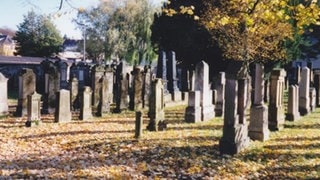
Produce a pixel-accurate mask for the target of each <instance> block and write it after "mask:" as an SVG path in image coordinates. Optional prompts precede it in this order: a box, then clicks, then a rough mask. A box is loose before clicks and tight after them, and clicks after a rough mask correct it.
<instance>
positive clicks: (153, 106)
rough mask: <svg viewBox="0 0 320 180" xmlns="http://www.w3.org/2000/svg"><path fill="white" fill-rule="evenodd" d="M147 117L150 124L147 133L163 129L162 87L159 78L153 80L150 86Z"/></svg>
mask: <svg viewBox="0 0 320 180" xmlns="http://www.w3.org/2000/svg"><path fill="white" fill-rule="evenodd" d="M149 106H150V107H149V113H148V116H149V118H150V122H149V124H148V126H147V129H148V130H149V131H159V130H163V129H164V128H165V122H164V118H165V113H164V85H163V81H162V79H160V78H157V79H155V80H154V81H153V82H152V86H151V95H150V105H149Z"/></svg>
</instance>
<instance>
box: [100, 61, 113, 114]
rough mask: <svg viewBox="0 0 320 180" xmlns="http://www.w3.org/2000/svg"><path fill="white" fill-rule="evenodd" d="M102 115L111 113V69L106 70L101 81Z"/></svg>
mask: <svg viewBox="0 0 320 180" xmlns="http://www.w3.org/2000/svg"><path fill="white" fill-rule="evenodd" d="M102 82H103V83H102V94H101V98H102V99H101V102H102V108H101V111H102V114H107V113H110V112H111V104H112V102H113V70H112V69H111V68H109V67H108V68H107V69H106V73H105V75H104V76H103V80H102Z"/></svg>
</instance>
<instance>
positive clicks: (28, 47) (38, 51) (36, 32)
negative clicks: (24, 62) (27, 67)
mask: <svg viewBox="0 0 320 180" xmlns="http://www.w3.org/2000/svg"><path fill="white" fill-rule="evenodd" d="M14 40H16V41H17V46H16V54H17V55H21V56H32V57H49V56H52V55H54V54H57V53H58V52H59V51H60V47H61V45H62V42H63V39H62V37H61V36H60V33H59V31H58V30H57V28H56V27H55V26H54V24H53V23H52V22H51V20H50V19H48V18H47V17H45V16H44V15H37V14H36V13H35V12H34V11H30V12H28V13H27V15H25V16H24V19H23V22H22V23H21V24H19V26H18V31H17V32H16V35H15V37H14Z"/></svg>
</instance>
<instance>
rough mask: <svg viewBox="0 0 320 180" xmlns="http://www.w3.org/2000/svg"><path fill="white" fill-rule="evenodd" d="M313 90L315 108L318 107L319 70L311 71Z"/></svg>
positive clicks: (319, 94)
mask: <svg viewBox="0 0 320 180" xmlns="http://www.w3.org/2000/svg"><path fill="white" fill-rule="evenodd" d="M313 75H314V77H313V80H314V88H315V90H316V106H317V107H319V106H320V69H316V70H314V71H313Z"/></svg>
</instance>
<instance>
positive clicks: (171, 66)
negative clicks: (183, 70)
mask: <svg viewBox="0 0 320 180" xmlns="http://www.w3.org/2000/svg"><path fill="white" fill-rule="evenodd" d="M167 57H168V62H167V65H168V71H167V80H168V91H169V92H170V93H171V96H172V100H174V101H180V100H181V92H180V90H179V88H178V84H177V81H178V79H177V62H176V54H175V52H174V51H169V52H168V53H167Z"/></svg>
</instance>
